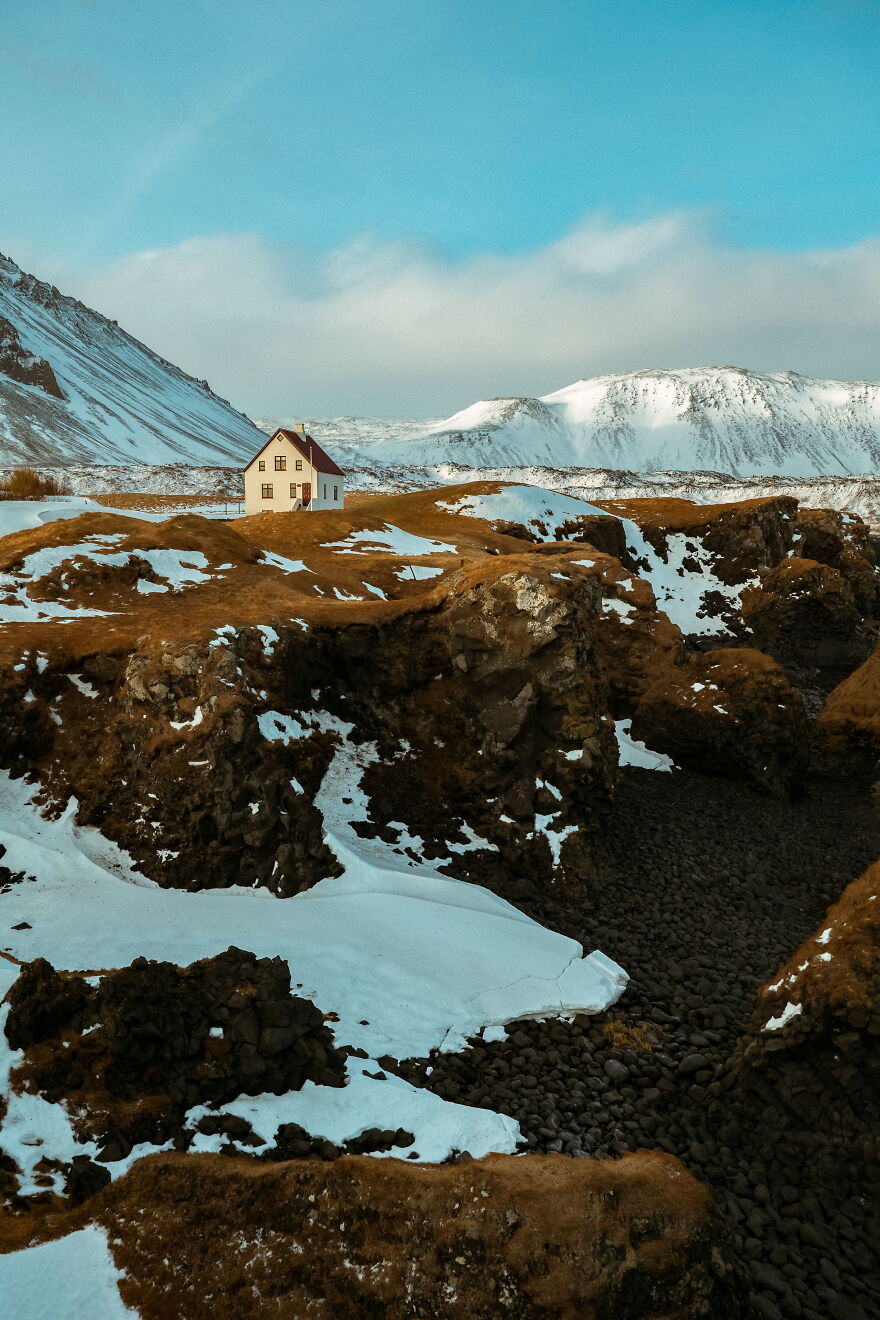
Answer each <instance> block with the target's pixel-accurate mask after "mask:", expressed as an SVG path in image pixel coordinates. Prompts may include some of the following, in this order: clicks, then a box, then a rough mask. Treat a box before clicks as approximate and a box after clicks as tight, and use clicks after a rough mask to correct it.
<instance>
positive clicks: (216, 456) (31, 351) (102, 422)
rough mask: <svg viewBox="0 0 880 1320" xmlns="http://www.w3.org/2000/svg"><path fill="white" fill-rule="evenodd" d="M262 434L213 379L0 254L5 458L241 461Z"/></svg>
mask: <svg viewBox="0 0 880 1320" xmlns="http://www.w3.org/2000/svg"><path fill="white" fill-rule="evenodd" d="M260 435H261V433H260V431H259V430H258V428H257V427H256V426H255V425H254V424H253V422H251V421H250V419H249V418H247V417H245V416H244V414H243V413H240V412H238V411H237V410H236V409H235V408H233V407H232V405H231V404H230V403H228V402H227V401H226V400H225V399H222V398H220V397H219V396H218V395H216V394H214V392H213V391H212V390H211V388H210V387H209V385H208V384H207V382H206V381H199V380H197V379H196V378H195V377H193V376H191V375H189V374H188V373H187V372H185V371H183V370H181V368H179V367H177V366H175V365H174V364H173V363H171V362H169V361H168V360H167V359H165V358H163V357H162V356H161V355H160V354H158V353H156V352H155V351H154V350H153V349H151V348H149V347H148V346H147V345H146V344H143V343H141V342H140V340H138V339H136V338H135V337H134V336H133V335H131V334H129V333H128V331H126V330H123V329H122V328H121V327H120V326H119V325H118V323H117V322H116V321H113V320H111V319H110V318H109V317H106V316H104V315H103V314H102V313H101V312H97V311H95V310H94V309H93V308H90V307H87V306H86V305H85V304H84V303H82V302H80V301H79V300H78V299H76V298H72V297H70V296H69V295H67V294H63V293H61V292H60V291H59V290H58V289H57V288H55V286H54V285H52V284H48V283H46V282H45V281H43V280H39V279H37V278H36V277H35V276H33V275H29V274H28V273H27V272H25V271H23V270H21V268H20V267H19V266H17V265H16V263H15V262H14V261H12V260H11V259H10V258H9V257H6V256H3V254H2V253H0V464H16V463H49V464H52V463H54V464H61V465H63V464H65V463H77V462H79V463H82V462H85V463H89V462H92V463H94V462H99V463H100V462H104V463H106V462H111V463H112V462H117V463H131V462H140V463H155V464H161V463H173V462H178V461H180V460H181V459H184V460H188V461H190V462H193V463H203V464H212V463H224V462H225V463H228V462H230V461H232V462H235V463H241V462H242V461H243V460H245V459H246V458H248V457H250V455H251V454H252V453H253V452H254V450H255V449H256V448H257V446H258V445H259V443H260Z"/></svg>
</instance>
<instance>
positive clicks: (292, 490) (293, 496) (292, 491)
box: [290, 481, 296, 500]
mask: <svg viewBox="0 0 880 1320" xmlns="http://www.w3.org/2000/svg"><path fill="white" fill-rule="evenodd" d="M290 498H291V499H292V500H295V499H296V482H295V481H292V482H291V483H290Z"/></svg>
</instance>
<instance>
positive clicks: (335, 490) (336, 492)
mask: <svg viewBox="0 0 880 1320" xmlns="http://www.w3.org/2000/svg"><path fill="white" fill-rule="evenodd" d="M338 499H339V487H338V486H334V487H333V503H334V504H335V503H336V502H337V500H338Z"/></svg>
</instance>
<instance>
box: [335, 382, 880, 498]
mask: <svg viewBox="0 0 880 1320" xmlns="http://www.w3.org/2000/svg"><path fill="white" fill-rule="evenodd" d="M361 443H363V441H361ZM354 448H355V446H353V449H354ZM360 452H361V454H362V455H363V458H364V461H365V462H369V463H382V464H384V463H387V464H389V465H392V464H409V465H414V466H415V465H420V466H424V465H429V464H436V463H439V462H444V461H448V462H453V463H456V464H460V465H462V466H469V467H480V468H485V467H502V466H503V467H514V466H521V467H533V466H537V465H541V466H546V467H552V468H567V467H585V468H611V469H616V470H620V469H627V470H631V471H639V472H653V471H665V472H668V471H714V472H719V471H720V472H727V473H730V474H731V475H733V476H735V477H754V476H797V477H811V476H832V475H857V474H862V473H870V472H872V471H874V470H876V469H877V468H878V467H880V385H878V384H877V383H875V382H873V381H837V380H830V379H829V380H825V379H821V378H815V377H809V376H803V375H800V374H799V373H798V372H794V371H786V372H779V373H764V372H756V371H750V370H748V369H747V368H745V367H730V366H724V367H684V368H676V369H672V368H646V369H642V370H639V371H632V372H617V373H612V374H609V375H605V376H596V377H592V378H587V379H584V380H580V381H576V382H575V383H574V384H572V385H569V386H566V387H564V388H563V389H561V390H556V391H554V392H552V393H550V394H546V395H543V396H542V397H541V398H530V397H527V396H518V397H517V396H513V397H510V398H495V399H483V400H478V401H477V402H476V403H473V404H471V405H470V406H469V407H467V408H464V409H462V410H461V411H459V412H457V413H453V414H452V416H450V417H448V418H446V419H444V420H443V421H440V422H434V423H431V424H429V425H428V426H427V427H426V429H425V431H424V433H423V434H422V435H421V436H418V437H410V438H405V439H397V438H388V439H385V438H382V439H379V440H375V441H373V442H371V443H369V444H368V446H367V447H366V448H365V449H362V450H361V451H360Z"/></svg>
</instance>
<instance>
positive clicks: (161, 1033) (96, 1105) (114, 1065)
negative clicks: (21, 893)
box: [6, 948, 346, 1159]
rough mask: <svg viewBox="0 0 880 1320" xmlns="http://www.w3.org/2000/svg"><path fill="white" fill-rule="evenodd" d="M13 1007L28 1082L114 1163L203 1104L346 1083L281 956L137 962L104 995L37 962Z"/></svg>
mask: <svg viewBox="0 0 880 1320" xmlns="http://www.w3.org/2000/svg"><path fill="white" fill-rule="evenodd" d="M9 999H10V1004H11V1008H10V1013H9V1017H8V1019H7V1024H6V1035H7V1039H8V1041H9V1043H10V1045H12V1046H13V1047H14V1048H17V1049H21V1050H23V1051H24V1061H23V1064H22V1066H21V1069H20V1081H21V1084H23V1085H24V1086H25V1087H26V1088H27V1089H29V1090H32V1091H35V1092H37V1093H39V1094H41V1095H43V1096H45V1098H46V1099H48V1100H49V1101H50V1102H53V1103H57V1102H59V1101H67V1102H73V1103H74V1104H75V1107H76V1109H77V1112H78V1114H79V1119H78V1122H79V1124H80V1127H81V1130H82V1131H83V1132H88V1133H89V1134H90V1135H91V1136H92V1137H93V1138H94V1139H95V1140H97V1141H98V1142H99V1144H100V1145H101V1147H102V1152H103V1158H105V1159H117V1158H119V1157H120V1154H125V1153H127V1149H129V1148H130V1147H131V1145H133V1144H136V1143H137V1142H138V1141H159V1142H161V1141H165V1140H167V1139H168V1138H169V1137H171V1136H174V1135H176V1134H177V1133H178V1132H179V1130H180V1125H181V1121H182V1118H183V1115H184V1113H185V1111H186V1110H187V1109H189V1108H190V1107H191V1106H193V1105H196V1104H213V1105H220V1104H223V1103H225V1102H226V1101H229V1100H233V1099H234V1098H235V1097H236V1096H238V1095H240V1094H250V1095H253V1094H259V1093H263V1092H274V1093H276V1094H281V1093H283V1092H285V1091H291V1090H297V1089H299V1088H300V1087H301V1086H303V1084H304V1083H305V1082H306V1081H313V1082H315V1083H317V1084H322V1085H330V1086H342V1085H344V1084H345V1079H346V1078H345V1063H344V1055H343V1054H342V1053H341V1052H340V1051H339V1050H337V1049H336V1047H335V1046H334V1044H333V1037H332V1035H331V1033H330V1030H329V1029H328V1027H327V1026H326V1025H325V1022H324V1018H323V1016H322V1014H321V1013H320V1012H319V1010H318V1009H317V1008H316V1007H315V1005H314V1004H313V1003H312V1002H311V1001H310V1000H308V999H303V998H300V997H298V996H296V995H293V994H291V992H290V972H289V970H288V967H287V963H286V962H285V961H284V960H283V959H282V958H256V957H255V956H254V954H252V953H248V952H246V951H244V950H242V949H236V948H230V949H228V950H227V951H226V952H225V953H222V954H218V955H217V956H216V957H214V958H207V959H204V960H203V961H201V962H195V963H192V964H191V965H190V966H189V967H183V968H181V967H176V966H175V965H174V964H173V963H160V962H152V961H150V960H149V959H147V958H137V959H136V960H135V961H134V962H133V963H131V965H130V966H128V967H123V968H121V969H119V970H118V971H111V972H106V973H104V974H103V975H102V976H101V978H100V980H99V982H98V984H97V986H95V985H91V984H89V981H88V980H87V979H86V978H85V977H83V976H79V975H76V974H73V973H68V974H66V975H64V976H61V975H59V974H58V973H57V972H55V971H54V969H53V968H52V967H51V965H50V964H49V963H47V962H45V960H43V959H37V960H36V962H35V963H32V964H30V965H28V966H26V967H25V968H24V969H23V971H22V973H21V974H20V976H19V978H18V980H17V981H16V982H15V983H14V984H13V986H12V988H11V990H10V993H9Z"/></svg>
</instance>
